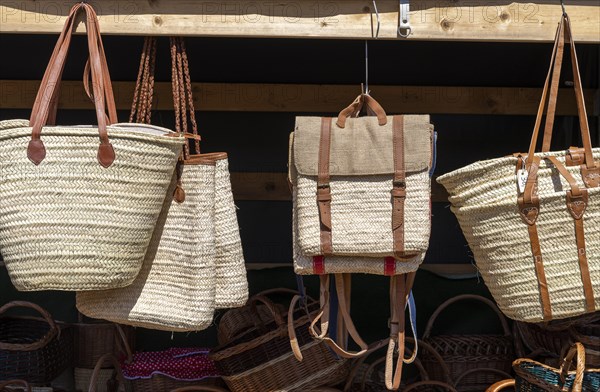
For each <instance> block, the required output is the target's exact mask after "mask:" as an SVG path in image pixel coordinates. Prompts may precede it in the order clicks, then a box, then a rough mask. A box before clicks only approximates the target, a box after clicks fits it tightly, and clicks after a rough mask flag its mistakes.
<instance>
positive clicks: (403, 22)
mask: <svg viewBox="0 0 600 392" xmlns="http://www.w3.org/2000/svg"><path fill="white" fill-rule="evenodd" d="M398 6H399V8H398V36H400V37H402V38H408V36H409V35H410V34H411V33H412V29H411V27H410V21H409V14H408V13H409V12H410V1H409V0H399V1H398Z"/></svg>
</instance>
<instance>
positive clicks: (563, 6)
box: [560, 0, 567, 15]
mask: <svg viewBox="0 0 600 392" xmlns="http://www.w3.org/2000/svg"><path fill="white" fill-rule="evenodd" d="M560 6H561V7H562V12H563V15H567V10H566V9H565V1H564V0H560Z"/></svg>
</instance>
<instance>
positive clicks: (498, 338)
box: [422, 294, 515, 392]
mask: <svg viewBox="0 0 600 392" xmlns="http://www.w3.org/2000/svg"><path fill="white" fill-rule="evenodd" d="M465 300H469V301H478V302H482V303H483V304H485V305H487V306H488V307H489V308H491V309H492V310H493V311H494V312H495V313H496V315H497V316H498V319H499V320H500V324H501V326H502V329H503V331H504V335H491V334H490V335H479V334H478V335H437V336H431V331H432V328H433V324H434V322H435V320H436V318H437V317H438V316H439V314H440V313H441V312H442V311H443V310H444V309H446V308H447V307H448V306H450V305H451V304H454V303H456V302H459V301H465ZM423 341H425V342H426V343H429V344H430V345H431V346H432V347H433V349H434V350H435V351H437V352H438V353H439V354H440V356H441V357H442V358H443V362H444V363H446V365H447V366H448V368H449V371H450V377H451V379H452V380H453V382H452V384H453V385H454V384H456V382H457V381H458V380H460V385H459V387H457V389H458V391H459V392H467V391H474V392H475V391H476V392H480V391H483V390H485V388H487V387H488V386H489V385H491V384H493V383H494V382H496V381H498V380H500V379H502V378H499V377H498V374H497V373H494V372H489V371H486V372H483V371H474V370H480V369H495V370H498V371H500V372H503V373H504V374H507V373H510V371H511V363H512V361H513V359H514V358H515V355H514V345H513V338H512V333H511V330H510V328H509V327H508V323H507V322H506V319H505V318H504V316H503V315H502V313H500V311H499V310H498V308H497V307H496V305H495V304H494V303H493V302H492V301H490V300H489V299H487V298H484V297H481V296H478V295H470V294H465V295H459V296H456V297H454V298H451V299H449V300H447V301H446V302H444V303H443V304H441V305H440V306H439V307H438V308H437V309H436V311H435V312H434V313H433V314H432V315H431V318H430V319H429V322H428V323H427V327H426V329H425V333H424V334H423ZM422 361H423V366H425V369H426V370H427V373H428V374H429V376H430V377H431V379H432V380H437V381H446V380H445V379H444V374H443V373H442V371H441V368H440V366H439V361H438V360H437V359H436V358H433V357H431V354H430V353H428V352H426V353H424V355H423V359H422ZM472 370H473V371H472Z"/></svg>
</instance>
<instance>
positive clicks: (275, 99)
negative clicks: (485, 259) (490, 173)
mask: <svg viewBox="0 0 600 392" xmlns="http://www.w3.org/2000/svg"><path fill="white" fill-rule="evenodd" d="M39 84H40V81H39V80H0V108H2V109H29V108H31V106H32V104H33V101H34V100H35V96H36V93H37V90H38V87H39ZM134 87H135V83H134V82H114V83H113V88H114V91H115V100H116V104H117V109H122V110H129V109H130V108H131V102H132V100H133V89H134ZM192 88H193V90H194V100H195V103H194V105H195V107H196V108H197V109H198V110H200V111H242V112H291V113H337V112H338V111H339V110H340V109H341V108H344V107H346V105H347V104H348V103H349V102H352V100H354V98H355V97H356V95H358V94H359V93H360V90H359V87H358V86H354V85H333V84H322V85H318V84H256V83H254V84H252V83H194V84H193V86H192ZM371 91H372V93H373V96H374V97H376V98H377V100H378V101H379V102H380V103H381V104H382V105H383V106H384V107H385V108H386V110H387V111H389V113H414V114H494V115H533V114H535V113H537V108H538V105H539V100H540V97H541V89H538V88H522V87H460V86H456V87H448V86H377V85H372V86H371ZM60 92H61V96H60V101H59V103H60V107H61V108H63V109H92V108H93V105H92V102H91V101H90V100H89V98H88V97H87V96H86V95H85V93H84V91H83V84H82V83H81V82H80V81H65V82H63V83H62V84H61V91H60ZM585 94H586V97H585V99H586V104H587V107H588V113H590V114H592V113H593V112H594V108H597V107H598V106H600V104H596V105H595V104H594V103H595V100H598V99H600V95H598V94H597V92H595V91H593V90H586V92H585ZM559 96H560V99H559V100H558V107H557V114H558V115H576V114H577V106H576V103H575V97H574V94H573V93H572V92H571V91H564V92H561V94H560V95H559ZM154 98H155V103H154V109H157V110H173V93H172V90H171V84H170V83H169V82H159V83H156V84H155V92H154ZM596 110H598V109H596ZM596 115H598V113H596Z"/></svg>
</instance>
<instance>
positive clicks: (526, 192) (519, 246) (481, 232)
mask: <svg viewBox="0 0 600 392" xmlns="http://www.w3.org/2000/svg"><path fill="white" fill-rule="evenodd" d="M565 39H566V40H567V43H570V44H571V45H570V48H571V58H572V61H573V71H574V79H573V80H574V85H575V93H576V94H575V95H576V100H577V106H578V108H579V114H580V118H579V120H580V128H581V137H582V140H583V145H584V148H583V149H577V148H571V149H570V150H569V151H560V152H550V151H549V149H550V142H551V137H552V128H553V120H554V109H555V104H556V95H557V93H558V82H559V80H558V79H559V76H560V66H561V63H562V52H563V48H564V45H565ZM552 57H553V59H552V63H551V66H550V71H549V73H548V77H547V79H546V84H545V86H544V89H543V94H542V100H541V103H540V109H539V111H538V116H537V120H536V123H535V126H534V131H533V135H532V138H531V143H530V147H529V151H528V152H527V153H526V154H516V156H509V157H504V158H498V159H492V160H488V161H482V162H477V163H474V164H471V165H469V166H467V167H464V168H462V169H459V170H456V171H454V172H452V173H449V174H446V175H443V176H441V177H439V178H438V181H439V182H440V183H441V184H442V185H444V186H445V187H446V189H447V190H448V192H449V193H450V202H451V203H452V211H453V212H454V213H455V215H456V217H457V218H458V221H459V223H460V226H461V228H462V231H463V233H464V234H465V237H466V238H467V241H468V243H469V245H470V247H471V250H472V251H473V254H474V256H475V261H476V262H477V266H478V269H479V271H480V272H481V274H482V276H483V279H484V281H485V283H486V285H487V286H488V288H489V289H490V291H491V293H492V295H493V296H494V299H495V300H496V302H497V303H498V306H499V307H500V310H502V312H503V313H504V314H505V315H507V316H508V317H510V318H512V319H514V320H518V321H524V322H541V321H550V320H553V319H564V318H568V317H573V316H578V315H581V314H585V313H593V312H594V311H596V310H598V309H600V279H599V278H598V277H599V276H600V275H599V273H600V241H598V238H600V162H599V159H600V149H597V148H595V149H592V144H591V138H590V131H589V124H588V119H587V116H586V109H585V103H584V98H583V89H582V85H581V78H580V75H579V68H578V64H577V55H576V52H575V44H574V42H573V39H572V34H571V26H570V22H569V18H568V16H567V15H563V16H562V17H561V22H560V24H559V27H558V31H557V34H556V41H555V46H554V53H553V56H552ZM553 69H554V70H555V71H556V72H555V74H556V77H555V78H553V80H552V86H551V87H550V99H549V107H548V113H547V114H548V115H547V116H546V129H545V132H544V141H543V144H542V152H541V153H535V151H536V145H537V141H538V140H537V139H538V135H539V133H540V132H539V131H540V125H541V121H542V117H543V112H544V107H545V103H546V98H547V97H548V90H549V85H550V76H551V75H552V71H553Z"/></svg>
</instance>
